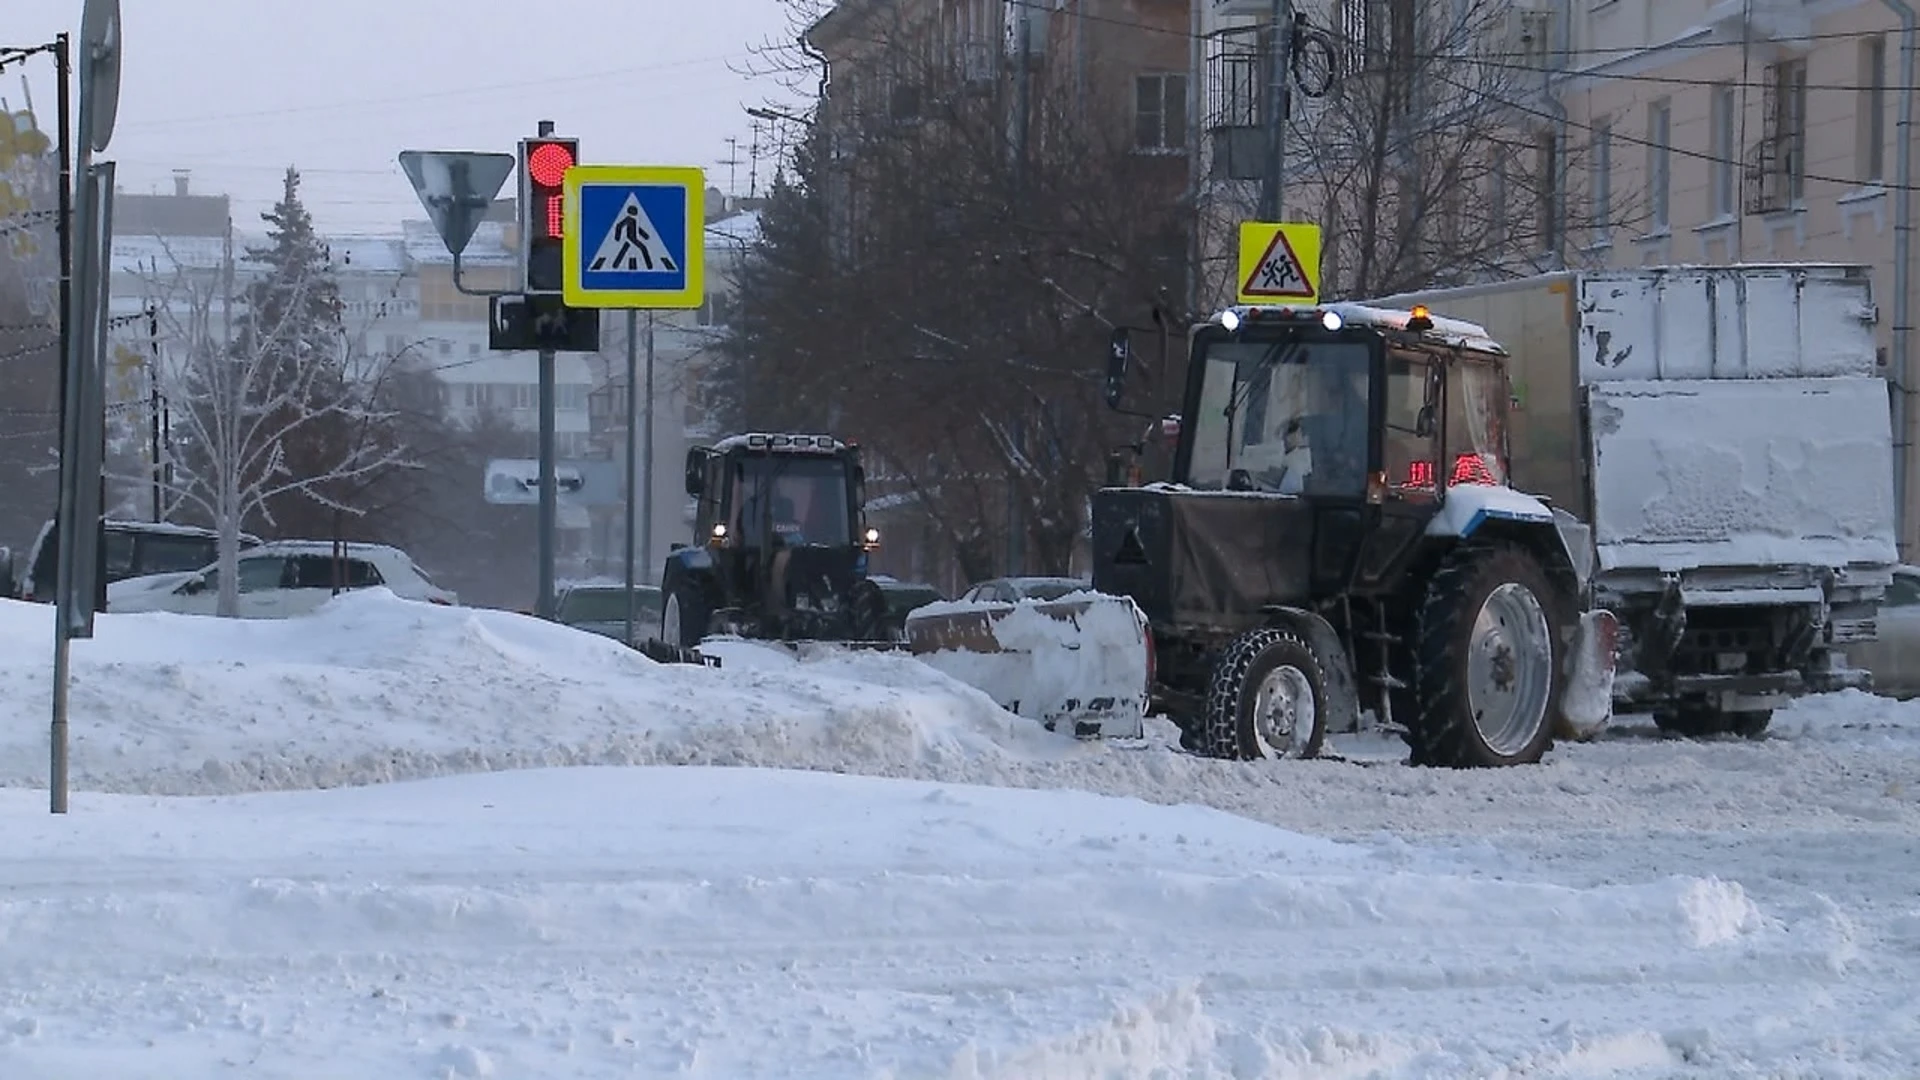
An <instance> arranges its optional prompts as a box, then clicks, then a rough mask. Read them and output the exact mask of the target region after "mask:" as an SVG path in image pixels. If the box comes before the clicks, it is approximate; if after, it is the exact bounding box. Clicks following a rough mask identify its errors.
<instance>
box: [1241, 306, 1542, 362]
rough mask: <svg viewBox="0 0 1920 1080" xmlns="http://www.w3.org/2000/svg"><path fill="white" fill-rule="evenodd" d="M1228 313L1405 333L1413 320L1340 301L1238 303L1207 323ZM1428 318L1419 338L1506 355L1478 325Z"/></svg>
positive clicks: (1396, 310) (1387, 310)
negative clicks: (1334, 319)
mask: <svg viewBox="0 0 1920 1080" xmlns="http://www.w3.org/2000/svg"><path fill="white" fill-rule="evenodd" d="M1229 311H1230V312H1232V313H1233V314H1234V315H1235V317H1236V318H1239V319H1243V320H1244V319H1246V318H1247V317H1248V316H1249V315H1251V314H1253V313H1256V312H1259V313H1262V314H1264V313H1266V312H1287V313H1289V314H1290V315H1292V316H1294V317H1308V318H1311V317H1316V313H1318V312H1328V311H1330V312H1333V313H1335V314H1337V315H1339V316H1340V318H1341V320H1342V321H1343V322H1345V323H1346V324H1347V325H1349V326H1371V327H1377V328H1379V329H1383V330H1405V329H1406V328H1407V320H1409V319H1411V318H1412V317H1413V312H1411V311H1407V310H1402V309H1400V308H1388V307H1375V306H1373V305H1370V304H1355V303H1350V302H1345V301H1342V302H1337V303H1328V304H1318V305H1302V306H1300V307H1292V306H1282V305H1278V304H1237V305H1235V306H1233V307H1230V308H1225V309H1223V310H1221V311H1219V312H1217V313H1215V314H1214V316H1213V317H1212V318H1211V319H1209V320H1208V322H1209V323H1212V324H1213V325H1216V326H1217V325H1220V324H1221V322H1222V316H1224V315H1225V314H1226V313H1227V312H1229ZM1428 318H1429V319H1431V320H1432V322H1433V329H1431V330H1427V331H1424V332H1423V335H1422V336H1425V337H1429V338H1438V339H1440V340H1441V341H1444V342H1446V343H1447V344H1448V345H1452V346H1455V347H1458V348H1466V349H1473V350H1476V351H1479V352H1491V353H1498V354H1500V355H1502V356H1504V355H1506V352H1507V350H1506V349H1505V348H1504V347H1502V346H1501V344H1500V343H1499V342H1497V341H1495V340H1494V339H1493V335H1491V334H1489V333H1487V329H1486V327H1484V326H1481V325H1480V324H1479V323H1471V322H1468V321H1466V320H1465V319H1449V318H1447V317H1446V316H1444V315H1434V314H1431V313H1429V315H1428Z"/></svg>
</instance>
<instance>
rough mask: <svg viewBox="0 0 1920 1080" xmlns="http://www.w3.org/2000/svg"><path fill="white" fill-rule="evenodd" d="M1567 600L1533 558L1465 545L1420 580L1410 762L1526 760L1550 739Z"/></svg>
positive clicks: (1504, 548) (1462, 764)
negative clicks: (1423, 593) (1423, 585)
mask: <svg viewBox="0 0 1920 1080" xmlns="http://www.w3.org/2000/svg"><path fill="white" fill-rule="evenodd" d="M1571 606H1572V605H1571V601H1570V600H1568V599H1567V598H1566V597H1565V596H1563V595H1562V593H1561V591H1560V590H1558V589H1556V588H1554V586H1553V583H1552V582H1551V581H1549V580H1548V578H1547V575H1546V572H1545V571H1544V570H1542V569H1541V567H1540V564H1539V563H1538V562H1537V561H1535V559H1534V557H1533V556H1532V555H1531V554H1529V553H1528V552H1527V551H1525V550H1524V549H1522V548H1519V547H1515V546H1512V545H1508V544H1498V543H1496V544H1467V545H1463V546H1462V547H1460V548H1459V549H1458V550H1456V551H1455V552H1454V553H1453V554H1452V555H1450V556H1449V557H1448V558H1447V561H1446V562H1445V563H1443V564H1442V565H1441V567H1440V569H1439V571H1437V572H1436V573H1435V574H1434V576H1433V580H1432V581H1431V582H1429V583H1428V586H1427V598H1426V603H1425V604H1424V605H1423V606H1422V607H1421V609H1420V615H1419V617H1418V619H1417V620H1416V623H1417V627H1416V632H1415V635H1414V648H1415V658H1416V662H1415V674H1414V690H1415V691H1416V693H1417V695H1418V703H1417V708H1416V715H1415V716H1414V717H1413V718H1412V722H1411V723H1409V724H1408V725H1407V734H1406V739H1407V743H1408V745H1409V746H1411V747H1412V749H1413V754H1412V760H1413V762H1414V764H1416V765H1438V766H1451V767H1454V768H1474V767H1483V766H1504V765H1529V764H1532V763H1534V762H1537V761H1539V760H1540V758H1541V757H1542V756H1543V755H1545V754H1546V752H1547V748H1548V747H1549V746H1551V745H1552V744H1553V718H1554V717H1555V716H1556V715H1557V714H1558V712H1559V704H1560V694H1561V690H1562V680H1561V678H1560V671H1561V668H1562V665H1563V664H1564V662H1565V657H1564V655H1563V654H1564V653H1565V649H1566V647H1565V645H1564V643H1563V642H1562V640H1561V638H1562V635H1563V632H1564V631H1565V629H1566V628H1567V627H1568V626H1569V625H1570V624H1571V623H1572V621H1573V620H1572V615H1571V610H1570V609H1571Z"/></svg>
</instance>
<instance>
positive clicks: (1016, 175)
mask: <svg viewBox="0 0 1920 1080" xmlns="http://www.w3.org/2000/svg"><path fill="white" fill-rule="evenodd" d="M1019 10H1020V14H1019V16H1018V22H1017V23H1016V24H1015V25H1016V26H1018V28H1019V30H1018V33H1019V39H1018V40H1017V41H1016V42H1015V45H1014V63H1015V64H1016V65H1017V67H1016V68H1015V70H1014V109H1015V110H1016V112H1015V115H1014V118H1013V205H1012V206H1011V208H1010V210H1011V212H1012V213H1013V214H1014V215H1016V216H1017V215H1018V214H1019V213H1020V204H1021V196H1022V195H1023V194H1024V192H1025V189H1026V183H1027V140H1028V136H1029V130H1028V129H1029V127H1030V125H1031V122H1032V115H1033V103H1032V98H1033V24H1032V18H1033V10H1032V7H1031V5H1028V4H1021V5H1020V9H1019ZM1022 426H1023V425H1022V424H1021V422H1020V419H1019V418H1018V417H1015V418H1014V420H1013V438H1014V445H1015V447H1016V451H1015V453H1016V454H1018V453H1019V450H1018V449H1017V448H1018V447H1019V445H1020V436H1021V429H1022ZM1012 468H1013V466H1012V463H1011V462H1009V463H1008V474H1007V573H1008V575H1010V576H1011V575H1014V574H1018V573H1020V572H1021V570H1022V569H1023V568H1024V567H1023V564H1024V563H1025V562H1026V545H1025V543H1024V542H1023V541H1024V540H1025V539H1026V537H1025V532H1026V524H1027V516H1026V514H1025V513H1023V512H1022V509H1021V506H1020V485H1018V484H1016V483H1014V481H1013V473H1012Z"/></svg>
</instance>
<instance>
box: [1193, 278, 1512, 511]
mask: <svg viewBox="0 0 1920 1080" xmlns="http://www.w3.org/2000/svg"><path fill="white" fill-rule="evenodd" d="M1191 356H1192V362H1191V364H1190V365H1189V369H1188V370H1189V377H1188V385H1187V388H1186V395H1185V399H1186V400H1185V403H1184V406H1185V407H1184V408H1183V410H1182V415H1183V417H1184V418H1185V420H1184V421H1183V423H1182V425H1181V438H1180V443H1179V447H1178V449H1177V451H1176V454H1175V459H1174V475H1173V477H1172V479H1173V481H1174V482H1175V483H1178V484H1182V485H1184V486H1187V487H1189V488H1193V489H1196V490H1215V491H1219V490H1224V491H1235V492H1264V493H1268V494H1275V495H1291V496H1301V497H1308V498H1315V497H1317V498H1323V499H1329V500H1333V501H1335V502H1342V501H1352V500H1359V501H1364V502H1367V503H1372V504H1382V503H1385V502H1388V501H1392V500H1411V501H1419V502H1428V503H1432V502H1435V501H1437V500H1438V499H1440V498H1441V496H1442V493H1443V492H1444V490H1445V488H1446V487H1447V486H1448V485H1449V484H1459V483H1477V484H1496V485H1497V484H1502V483H1504V482H1505V479H1506V417H1507V404H1508V400H1509V398H1508V391H1507V381H1506V372H1505V368H1504V366H1503V363H1504V359H1505V357H1506V351H1505V350H1504V349H1502V348H1501V347H1500V346H1499V345H1498V344H1496V343H1494V342H1493V341H1491V340H1489V339H1488V338H1487V337H1486V334H1485V331H1483V330H1481V329H1480V328H1479V327H1477V326H1473V325H1471V324H1467V323H1454V322H1451V321H1448V320H1436V319H1435V318H1434V317H1433V316H1432V315H1431V314H1430V313H1428V312H1427V311H1426V310H1425V309H1424V308H1416V309H1414V310H1413V311H1408V312H1400V311H1389V310H1385V309H1380V308H1370V307H1363V306H1360V305H1355V304H1335V305H1330V306H1327V307H1323V308H1312V309H1306V310H1294V309H1290V308H1259V307H1252V308H1230V309H1228V310H1226V311H1223V312H1221V313H1220V314H1219V315H1217V316H1215V317H1214V318H1212V319H1210V320H1208V321H1207V322H1205V323H1202V324H1201V325H1199V326H1197V327H1195V328H1194V330H1193V334H1192V339H1191Z"/></svg>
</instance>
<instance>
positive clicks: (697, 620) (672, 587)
mask: <svg viewBox="0 0 1920 1080" xmlns="http://www.w3.org/2000/svg"><path fill="white" fill-rule="evenodd" d="M666 592H667V599H666V602H665V603H663V604H662V605H661V607H660V640H661V641H664V642H666V643H667V644H669V645H678V646H679V647H681V648H683V649H691V648H693V647H694V646H696V645H699V644H700V639H702V638H704V637H706V636H707V621H708V619H709V618H710V617H711V616H712V612H710V611H708V610H707V599H706V597H705V596H703V595H701V591H700V588H699V586H697V585H695V584H693V583H692V582H690V581H688V580H687V579H686V578H683V577H682V578H675V579H673V581H671V582H670V583H668V585H667V590H666Z"/></svg>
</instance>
